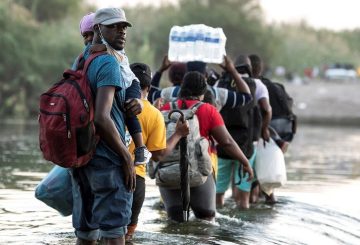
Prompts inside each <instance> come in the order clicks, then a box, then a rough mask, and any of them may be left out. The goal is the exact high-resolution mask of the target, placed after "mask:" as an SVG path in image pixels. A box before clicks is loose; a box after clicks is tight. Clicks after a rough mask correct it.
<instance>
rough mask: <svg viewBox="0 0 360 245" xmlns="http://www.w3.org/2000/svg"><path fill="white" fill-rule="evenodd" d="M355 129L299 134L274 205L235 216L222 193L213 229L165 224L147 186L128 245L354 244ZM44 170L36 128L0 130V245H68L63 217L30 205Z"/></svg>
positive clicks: (359, 220)
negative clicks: (286, 175)
mask: <svg viewBox="0 0 360 245" xmlns="http://www.w3.org/2000/svg"><path fill="white" fill-rule="evenodd" d="M359 145H360V129H356V128H340V127H319V126H309V125H307V126H300V128H299V133H298V135H297V136H296V138H295V140H294V142H293V143H292V144H291V147H290V148H289V151H288V153H287V154H286V164H287V172H288V182H287V184H286V186H285V187H282V188H281V189H277V190H276V196H277V200H278V203H277V204H276V205H274V206H270V205H266V204H265V203H264V202H263V200H261V201H260V202H259V203H258V204H256V205H253V206H252V207H251V208H250V209H249V210H246V211H240V210H237V209H236V207H235V203H234V202H233V200H232V199H231V198H230V193H227V194H226V196H227V199H226V205H225V207H224V208H222V209H219V210H218V213H217V218H216V222H215V223H208V222H204V221H199V220H196V219H194V218H193V216H191V218H190V221H189V222H188V223H183V224H174V223H171V222H168V221H167V219H166V213H165V212H164V210H163V209H162V208H161V207H160V205H159V192H158V190H157V188H156V186H154V183H153V181H152V180H150V179H148V180H147V183H148V185H147V193H146V200H145V203H144V207H143V209H142V213H141V215H140V223H139V225H138V229H137V232H136V236H135V239H134V241H133V243H132V244H149V245H150V244H151V245H153V244H197V245H199V244H224V245H227V244H229V245H230V244H360V201H359V198H358V196H359V190H360V151H359V150H358V149H359ZM51 168H52V165H51V164H50V163H47V162H45V161H44V160H42V158H41V155H40V153H39V150H38V143H37V128H36V126H31V125H6V124H5V125H4V124H1V125H0V244H74V243H75V236H74V234H73V229H72V225H71V216H69V217H62V216H60V215H59V214H58V213H57V212H56V211H54V210H52V209H51V208H49V207H47V206H46V205H45V204H43V203H42V202H40V201H38V200H37V199H35V197H34V188H35V187H36V185H37V183H38V182H39V181H40V180H41V179H42V178H43V177H44V176H45V175H46V174H47V172H48V171H49V170H50V169H51Z"/></svg>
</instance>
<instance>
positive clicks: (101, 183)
mask: <svg viewBox="0 0 360 245" xmlns="http://www.w3.org/2000/svg"><path fill="white" fill-rule="evenodd" d="M88 51H89V49H88V48H86V50H85V55H84V58H85V59H86V58H88V57H89V52H88ZM87 76H88V78H89V81H90V85H91V87H92V90H93V91H94V92H96V91H97V88H100V87H103V86H112V87H115V89H116V91H115V95H114V96H115V98H114V103H113V105H112V108H111V112H110V113H111V118H112V120H113V121H114V124H115V126H116V128H117V130H118V132H119V134H120V138H121V140H123V141H124V138H125V123H124V120H125V118H124V114H123V113H122V107H123V103H124V101H125V84H124V82H123V80H122V79H121V73H120V69H119V64H118V62H117V61H116V59H115V57H113V56H111V55H101V56H99V57H97V58H95V59H94V60H93V61H92V62H91V64H90V66H89V69H88V72H87ZM122 164H123V158H122V156H119V155H117V153H115V152H114V151H113V150H112V149H110V147H109V146H107V144H106V143H105V142H104V141H102V140H100V141H99V143H98V144H97V147H96V151H95V154H94V157H93V159H92V160H91V161H90V162H89V163H88V164H87V165H85V166H84V167H81V168H74V169H72V184H73V200H74V207H73V226H74V228H75V230H76V231H75V233H76V235H77V236H78V237H79V238H82V239H86V240H96V239H98V238H99V236H102V237H105V238H118V237H121V236H123V235H124V234H125V233H126V226H127V224H128V223H129V222H130V215H131V203H132V193H131V192H129V191H128V190H127V189H126V187H125V185H124V173H123V168H122Z"/></svg>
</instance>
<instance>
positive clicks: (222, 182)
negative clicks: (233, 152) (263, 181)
mask: <svg viewBox="0 0 360 245" xmlns="http://www.w3.org/2000/svg"><path fill="white" fill-rule="evenodd" d="M255 156H256V149H254V153H253V154H252V156H251V157H250V159H249V163H250V166H251V167H252V169H254V163H255ZM238 170H239V162H238V161H236V160H233V159H224V158H220V157H219V158H218V174H217V181H216V193H225V192H226V190H227V189H228V188H229V186H230V182H231V176H234V177H233V178H234V183H235V185H236V187H237V188H238V189H240V190H242V191H245V192H250V190H251V184H252V182H253V181H254V179H255V178H254V179H253V180H252V181H247V178H248V174H246V175H245V177H244V176H242V178H241V182H240V176H239V171H238ZM239 182H240V184H237V183H239Z"/></svg>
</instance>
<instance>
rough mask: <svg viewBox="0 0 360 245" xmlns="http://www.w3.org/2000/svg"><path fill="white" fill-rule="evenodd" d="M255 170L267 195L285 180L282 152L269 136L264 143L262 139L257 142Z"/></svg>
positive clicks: (283, 183)
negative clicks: (267, 140) (268, 139)
mask: <svg viewBox="0 0 360 245" xmlns="http://www.w3.org/2000/svg"><path fill="white" fill-rule="evenodd" d="M255 171H256V176H257V179H258V181H259V183H260V188H261V190H262V191H264V192H265V193H266V194H267V195H270V194H271V193H272V192H273V190H274V188H278V187H281V186H283V185H285V183H286V181H287V177H286V167H285V160H284V154H283V153H282V151H281V149H280V148H279V147H278V146H277V145H276V143H275V142H274V141H273V140H272V139H271V138H270V141H269V142H265V145H264V140H263V139H260V140H259V142H258V145H257V150H256V158H255Z"/></svg>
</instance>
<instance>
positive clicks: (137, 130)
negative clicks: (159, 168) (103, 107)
mask: <svg viewBox="0 0 360 245" xmlns="http://www.w3.org/2000/svg"><path fill="white" fill-rule="evenodd" d="M125 123H126V126H127V128H128V131H129V133H130V135H131V138H132V139H133V141H134V144H135V151H134V154H135V160H134V163H135V165H139V164H146V163H148V162H149V160H150V158H151V153H150V152H149V151H148V149H147V148H146V146H145V145H144V142H143V138H142V133H141V126H140V123H139V120H138V118H137V117H136V116H134V117H126V119H125Z"/></svg>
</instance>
